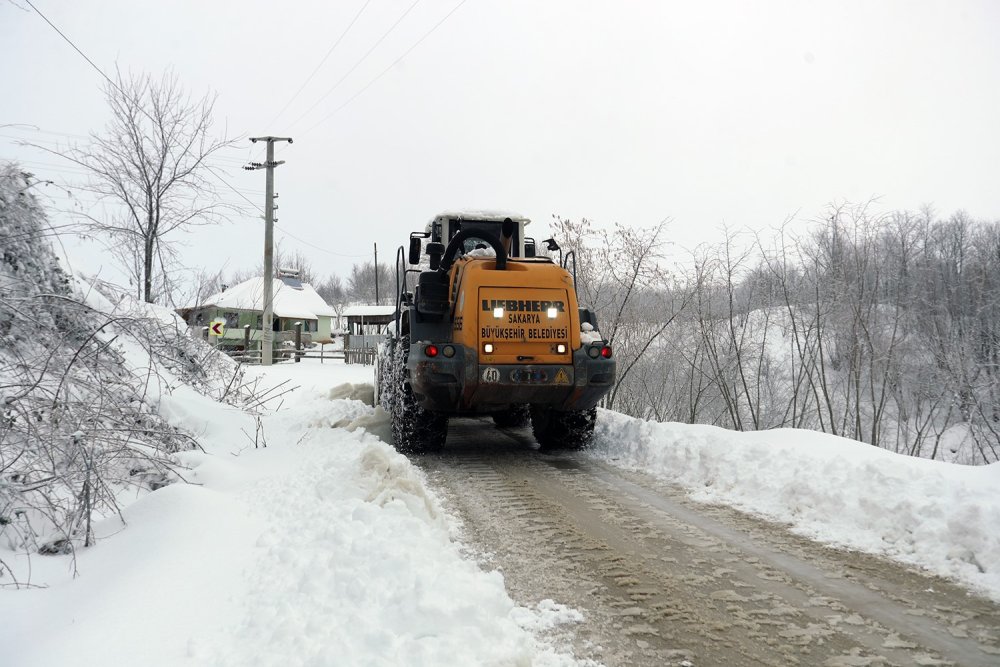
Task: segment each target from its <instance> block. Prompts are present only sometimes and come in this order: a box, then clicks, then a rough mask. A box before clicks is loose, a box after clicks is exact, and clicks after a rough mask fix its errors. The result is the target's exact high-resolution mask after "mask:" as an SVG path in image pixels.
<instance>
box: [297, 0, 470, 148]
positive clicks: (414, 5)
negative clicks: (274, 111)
mask: <svg viewBox="0 0 1000 667" xmlns="http://www.w3.org/2000/svg"><path fill="white" fill-rule="evenodd" d="M463 1H464V0H463ZM419 3H420V0H413V4H411V5H410V6H409V7H407V8H406V10H405V11H404V12H403V13H402V14H401V15H400V16H399V18H398V19H396V22H395V23H393V24H392V25H391V26H389V29H388V30H386V31H385V32H384V33H382V36H381V37H379V38H378V40H376V42H375V43H374V44H373V45H372V46H371V48H369V49H368V51H366V52H365V55H363V56H361V58H360V59H359V60H358V61H357V62H356V63H354V65H353V66H352V67H351V69H349V70H347V73H346V74H344V75H343V76H342V77H340V78H339V79H338V80H337V83H335V84H333V87H332V88H330V89H329V90H328V91H326V92H325V93H323V96H322V97H320V98H319V99H318V100H316V101H315V102H313V105H312V106H311V107H309V108H308V109H306V111H305V113H303V114H302V115H301V116H299V117H298V118H297V119H295V122H293V123H292V124H291V126H290V128H289V129H291V127H295V126H296V125H297V124H299V123H300V122H302V119H303V118H305V117H306V116H308V115H309V112H311V111H312V110H313V109H315V108H316V107H317V105H319V103H320V102H322V101H323V100H325V99H326V98H327V97H329V96H330V93H332V92H333V91H335V90H336V89H337V88H338V87H339V86H340V84H342V83H343V82H344V79H346V78H347V77H349V76H350V75H351V73H353V72H354V70H356V69H357V68H358V67H359V66H360V65H361V63H363V62H364V61H365V60H367V59H368V56H370V55H371V54H372V52H373V51H374V50H375V49H377V48H378V45H379V44H381V43H382V42H383V41H385V38H386V37H388V36H389V33H391V32H392V31H393V30H395V29H396V26H398V25H399V24H400V23H402V22H403V19H405V18H406V16H407V15H408V14H409V13H410V12H411V11H413V8H414V7H416V6H417V5H418V4H419Z"/></svg>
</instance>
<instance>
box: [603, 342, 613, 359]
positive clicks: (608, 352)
mask: <svg viewBox="0 0 1000 667" xmlns="http://www.w3.org/2000/svg"><path fill="white" fill-rule="evenodd" d="M601 356H602V357H604V358H605V359H610V358H611V346H610V345H605V346H604V347H602V348H601Z"/></svg>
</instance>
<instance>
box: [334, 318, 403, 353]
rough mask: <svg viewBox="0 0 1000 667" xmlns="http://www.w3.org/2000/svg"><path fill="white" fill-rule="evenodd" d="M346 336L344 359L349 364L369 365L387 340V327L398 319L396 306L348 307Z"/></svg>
mask: <svg viewBox="0 0 1000 667" xmlns="http://www.w3.org/2000/svg"><path fill="white" fill-rule="evenodd" d="M343 317H345V318H347V333H346V334H345V335H344V359H345V360H346V361H347V362H348V363H357V362H360V363H369V358H372V359H374V354H375V349H376V348H378V344H379V343H380V342H382V340H384V339H385V330H386V327H387V326H388V325H389V324H390V323H391V322H393V321H395V319H396V307H395V306H348V307H347V308H345V309H344V312H343Z"/></svg>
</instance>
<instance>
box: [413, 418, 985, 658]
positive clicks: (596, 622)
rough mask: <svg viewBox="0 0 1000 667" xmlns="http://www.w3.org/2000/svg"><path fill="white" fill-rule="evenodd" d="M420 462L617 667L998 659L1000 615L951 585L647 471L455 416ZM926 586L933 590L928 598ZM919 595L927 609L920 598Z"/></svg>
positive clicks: (480, 538) (526, 599) (503, 565)
mask: <svg viewBox="0 0 1000 667" xmlns="http://www.w3.org/2000/svg"><path fill="white" fill-rule="evenodd" d="M419 463H420V465H421V466H423V467H424V468H425V469H426V470H427V471H428V473H429V475H430V477H431V479H432V480H433V481H435V482H436V483H438V484H439V485H440V486H442V487H443V493H444V496H445V497H446V499H447V500H448V502H449V503H450V504H451V505H452V506H453V507H454V508H455V509H457V510H458V511H459V513H460V514H461V515H462V516H463V518H464V520H465V530H466V532H467V533H468V539H469V541H470V542H473V543H475V544H478V545H479V548H481V549H482V550H483V552H484V553H485V556H484V559H485V560H486V561H487V562H489V563H491V564H492V565H493V566H496V567H498V569H500V570H502V571H503V572H504V574H505V577H506V580H507V585H508V587H509V589H510V592H511V594H512V595H513V596H514V597H515V599H518V600H519V601H520V602H521V603H522V604H524V603H529V604H530V603H533V602H535V601H537V600H540V599H544V598H553V599H555V600H556V601H557V602H561V603H565V604H569V605H571V606H574V607H577V608H579V609H581V610H583V611H584V613H585V615H586V617H587V620H586V621H585V623H584V624H583V626H582V627H580V628H578V632H577V634H576V636H575V637H569V636H567V637H564V641H567V642H572V643H573V645H574V650H575V652H576V654H577V655H579V656H586V657H591V658H594V659H599V660H602V661H604V662H605V663H607V664H609V665H616V664H621V665H626V664H628V665H640V664H648V665H660V664H682V661H684V660H689V661H693V662H695V663H698V664H732V665H738V664H748V665H749V664H774V665H786V664H823V665H830V666H831V667H836V666H838V665H883V664H928V665H929V664H963V665H965V664H968V665H992V664H997V662H1000V649H998V646H1000V643H998V638H997V635H998V632H1000V614H998V610H997V608H996V606H995V605H992V604H991V603H988V602H986V601H983V600H979V599H977V598H972V597H970V596H968V595H966V594H965V593H964V591H962V590H961V589H958V588H957V587H954V586H951V585H950V584H948V583H947V582H943V581H941V580H939V579H934V578H928V577H924V576H923V575H920V574H917V573H913V572H909V571H906V570H905V569H904V568H901V567H900V566H898V565H895V564H891V563H886V562H883V561H879V560H878V559H875V558H872V557H867V556H862V555H858V554H850V553H846V552H837V551H833V550H830V549H825V548H823V547H820V546H818V545H815V544H812V543H809V542H808V541H806V540H803V539H801V538H796V537H795V536H791V535H789V534H787V533H786V532H785V531H784V530H782V529H781V528H780V527H777V526H773V525H770V524H765V523H763V522H760V521H756V520H754V519H752V518H749V517H746V516H745V515H741V514H739V513H737V512H735V511H732V510H728V509H726V508H711V507H707V506H702V505H695V504H693V503H690V502H689V501H687V500H686V499H685V496H684V494H683V493H681V492H678V491H676V490H673V489H670V488H669V487H666V486H664V485H662V484H660V483H658V482H655V481H654V480H651V479H649V478H646V477H645V476H642V475H637V474H631V473H624V472H623V471H620V470H617V469H614V468H611V467H610V466H607V465H604V464H598V463H596V462H593V461H590V460H588V459H586V458H585V457H582V456H579V455H563V456H545V455H541V454H539V453H538V452H537V451H534V450H533V444H532V441H531V439H530V437H529V436H528V435H527V434H526V433H524V432H520V431H511V432H498V431H496V430H494V429H493V428H492V426H491V425H490V424H489V423H487V422H485V421H476V422H470V421H467V420H456V423H455V425H454V426H453V428H452V430H451V432H450V434H449V441H448V445H447V446H446V448H445V451H444V453H443V454H442V455H440V456H437V457H424V458H422V459H419ZM925 589H934V590H935V591H936V592H935V593H929V592H927V591H926V590H925ZM908 599H913V600H914V601H913V602H908V601H907V600H908Z"/></svg>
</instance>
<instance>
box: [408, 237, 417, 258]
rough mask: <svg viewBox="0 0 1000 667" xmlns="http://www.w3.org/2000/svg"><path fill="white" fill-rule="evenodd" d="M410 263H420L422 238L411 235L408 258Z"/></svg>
mask: <svg viewBox="0 0 1000 667" xmlns="http://www.w3.org/2000/svg"><path fill="white" fill-rule="evenodd" d="M408 259H409V260H410V264H419V263H420V239H419V238H416V237H413V236H411V237H410V256H409V258H408Z"/></svg>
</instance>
